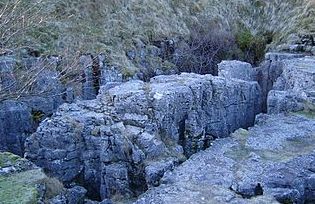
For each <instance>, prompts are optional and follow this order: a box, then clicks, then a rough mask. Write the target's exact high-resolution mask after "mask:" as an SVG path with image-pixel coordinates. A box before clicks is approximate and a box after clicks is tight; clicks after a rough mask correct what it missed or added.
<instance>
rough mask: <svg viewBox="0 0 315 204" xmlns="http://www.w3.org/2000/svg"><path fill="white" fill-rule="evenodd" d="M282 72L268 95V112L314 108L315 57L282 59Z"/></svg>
mask: <svg viewBox="0 0 315 204" xmlns="http://www.w3.org/2000/svg"><path fill="white" fill-rule="evenodd" d="M282 63H283V72H282V74H281V76H280V77H279V78H278V79H277V81H276V83H275V84H274V87H273V89H274V90H272V91H271V92H270V93H269V95H268V101H267V103H268V112H269V113H280V112H290V111H301V110H307V109H311V110H312V109H314V105H315V103H314V102H315V101H314V89H315V58H314V57H304V58H299V59H291V60H284V61H282Z"/></svg>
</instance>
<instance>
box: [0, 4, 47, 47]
mask: <svg viewBox="0 0 315 204" xmlns="http://www.w3.org/2000/svg"><path fill="white" fill-rule="evenodd" d="M41 4H42V0H12V1H9V0H3V1H1V2H0V49H8V48H10V49H12V48H17V47H19V46H21V45H22V44H24V45H25V44H26V43H25V42H21V41H27V36H26V35H27V34H28V33H29V32H30V31H31V30H32V29H34V28H37V27H39V26H40V25H42V24H44V23H45V18H46V17H45V16H44V15H43V13H42V12H41V9H42V7H41Z"/></svg>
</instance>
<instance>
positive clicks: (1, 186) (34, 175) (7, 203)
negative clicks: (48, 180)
mask: <svg viewBox="0 0 315 204" xmlns="http://www.w3.org/2000/svg"><path fill="white" fill-rule="evenodd" d="M45 177H46V175H45V174H44V173H43V172H42V171H41V170H40V169H36V170H30V171H25V172H21V173H16V174H13V175H10V176H0V198H1V199H0V204H20V203H25V204H36V203H37V201H38V197H39V195H38V191H37V189H36V184H37V183H39V182H40V180H42V179H43V178H45Z"/></svg>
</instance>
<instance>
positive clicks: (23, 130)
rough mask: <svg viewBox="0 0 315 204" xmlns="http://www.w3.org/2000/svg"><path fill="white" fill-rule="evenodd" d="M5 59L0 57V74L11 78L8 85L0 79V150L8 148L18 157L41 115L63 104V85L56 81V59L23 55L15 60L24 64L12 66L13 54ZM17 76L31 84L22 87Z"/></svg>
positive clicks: (45, 115)
mask: <svg viewBox="0 0 315 204" xmlns="http://www.w3.org/2000/svg"><path fill="white" fill-rule="evenodd" d="M6 58H7V59H0V70H1V71H0V77H1V76H2V74H3V73H5V74H9V75H10V76H12V77H13V78H14V80H13V81H12V84H13V85H12V86H11V85H8V83H7V82H6V81H3V80H2V81H0V95H1V97H4V98H0V110H1V111H0V118H1V120H0V127H1V130H0V141H1V144H0V151H10V152H12V153H15V154H18V155H20V156H22V155H23V154H24V140H25V139H26V137H27V136H29V135H30V134H31V133H32V132H34V131H35V130H36V127H37V126H38V123H39V122H40V121H41V120H42V119H43V118H45V117H47V116H49V115H51V114H52V113H53V112H54V111H55V110H56V109H57V107H58V106H59V105H61V104H62V103H64V99H63V90H64V87H63V85H61V83H60V81H59V80H58V72H57V71H56V69H57V64H58V59H57V58H55V57H50V58H35V57H32V58H27V59H24V58H23V59H22V60H21V62H19V63H21V64H24V65H21V67H19V68H17V67H16V65H17V61H16V60H15V59H14V56H6ZM8 59H10V60H11V61H10V60H8ZM8 61H9V62H8ZM14 69H19V70H18V71H16V70H14ZM26 73H27V74H28V75H29V76H28V77H34V78H30V79H29V78H27V79H25V76H27V75H26ZM18 75H21V76H18ZM23 75H25V76H24V78H23ZM21 77H22V78H23V80H30V81H31V82H32V83H31V85H30V86H29V87H27V88H25V89H24V88H23V84H22V85H21V82H20V81H18V78H19V80H22V79H21ZM7 79H10V78H7ZM7 79H6V80H7ZM10 83H11V82H10ZM7 88H8V89H7ZM7 98H8V99H10V98H11V99H12V100H8V99H7ZM5 99H7V100H5Z"/></svg>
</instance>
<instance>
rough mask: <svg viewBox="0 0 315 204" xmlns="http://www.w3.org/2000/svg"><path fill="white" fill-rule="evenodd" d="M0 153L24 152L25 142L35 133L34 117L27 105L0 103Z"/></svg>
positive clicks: (11, 102) (12, 102)
mask: <svg viewBox="0 0 315 204" xmlns="http://www.w3.org/2000/svg"><path fill="white" fill-rule="evenodd" d="M0 110H1V111H0V151H9V152H14V153H15V154H18V155H20V156H22V155H23V152H24V141H25V139H26V137H27V135H28V134H30V133H31V132H33V131H34V129H33V125H32V115H31V111H30V109H29V107H27V105H26V104H25V103H21V102H16V101H3V102H1V103H0Z"/></svg>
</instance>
